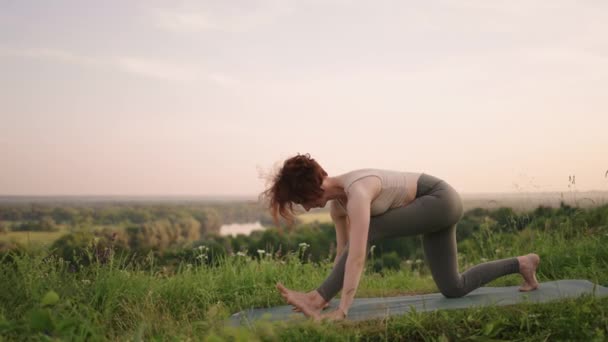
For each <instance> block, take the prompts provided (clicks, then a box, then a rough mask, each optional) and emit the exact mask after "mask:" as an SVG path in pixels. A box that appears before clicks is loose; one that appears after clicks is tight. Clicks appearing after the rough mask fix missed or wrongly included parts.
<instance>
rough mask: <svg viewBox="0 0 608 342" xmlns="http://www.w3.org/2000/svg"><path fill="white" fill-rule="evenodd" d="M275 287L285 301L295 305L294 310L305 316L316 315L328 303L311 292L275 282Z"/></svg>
mask: <svg viewBox="0 0 608 342" xmlns="http://www.w3.org/2000/svg"><path fill="white" fill-rule="evenodd" d="M277 289H278V290H279V292H280V293H281V296H282V297H283V298H284V299H285V301H286V302H287V303H289V304H291V305H293V306H294V307H295V309H296V310H295V311H301V312H303V313H304V314H305V315H306V316H309V317H311V316H316V315H319V314H320V313H321V310H323V309H324V308H325V307H327V306H328V305H329V303H328V302H326V301H325V300H324V299H323V298H322V297H321V296H320V295H318V294H317V295H314V292H313V293H303V292H298V291H294V290H290V289H288V288H286V287H285V286H284V285H283V284H281V283H277Z"/></svg>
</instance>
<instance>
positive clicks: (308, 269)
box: [0, 206, 608, 341]
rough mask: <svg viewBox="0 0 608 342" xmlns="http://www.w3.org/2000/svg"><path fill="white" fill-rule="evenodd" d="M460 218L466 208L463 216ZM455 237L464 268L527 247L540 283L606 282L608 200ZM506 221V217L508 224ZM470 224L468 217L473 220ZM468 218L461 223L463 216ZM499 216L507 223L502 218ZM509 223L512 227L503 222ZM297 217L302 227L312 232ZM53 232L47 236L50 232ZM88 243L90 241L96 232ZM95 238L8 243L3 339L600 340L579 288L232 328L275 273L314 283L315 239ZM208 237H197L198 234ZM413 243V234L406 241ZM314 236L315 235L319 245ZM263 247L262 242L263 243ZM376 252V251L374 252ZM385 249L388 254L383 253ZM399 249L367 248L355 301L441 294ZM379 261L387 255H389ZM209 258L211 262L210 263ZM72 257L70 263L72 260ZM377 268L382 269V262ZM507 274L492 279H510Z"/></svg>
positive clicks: (604, 306) (265, 294)
mask: <svg viewBox="0 0 608 342" xmlns="http://www.w3.org/2000/svg"><path fill="white" fill-rule="evenodd" d="M467 215H468V216H467ZM467 215H465V218H464V219H463V226H466V225H467V224H469V225H471V227H472V228H471V234H470V235H468V236H467V237H466V238H464V239H462V241H459V261H460V268H461V270H464V269H466V268H468V267H470V266H472V265H474V264H476V263H479V262H482V261H486V260H492V259H497V258H503V257H508V256H515V255H520V254H525V253H528V252H531V251H534V252H536V253H538V254H539V255H540V257H541V265H540V269H539V272H538V278H539V280H540V281H541V282H543V281H550V280H558V279H588V280H590V281H592V282H594V283H596V284H600V285H604V286H606V285H608V206H600V207H593V208H573V207H568V206H564V207H562V208H559V209H550V208H539V209H537V210H536V211H531V212H528V213H526V214H525V217H527V219H526V220H525V221H518V220H519V219H521V218H522V217H524V216H521V215H518V216H516V217H515V218H517V219H518V220H516V219H513V218H514V217H513V216H509V217H507V219H505V221H500V220H497V219H493V218H492V217H494V218H496V217H499V216H496V215H495V213H494V212H492V211H479V210H478V211H477V212H475V211H472V212H469V213H468V214H467ZM509 220H511V221H509ZM473 221H474V222H476V223H475V224H471V223H470V222H473ZM467 222H468V223H467ZM500 222H507V223H506V224H504V225H502V226H501V223H500ZM509 222H511V223H509ZM307 227H308V226H307V224H306V223H304V224H302V225H300V226H299V228H298V229H299V230H313V229H312V228H307ZM50 238H53V237H52V236H49V239H50ZM95 241H96V240H95ZM95 241H93V242H91V244H90V245H88V247H87V246H85V247H82V249H81V250H80V252H83V254H80V255H81V258H82V260H84V259H86V260H88V262H87V263H86V264H85V263H82V264H78V260H79V259H75V260H72V261H71V262H68V261H66V259H65V258H63V257H61V256H58V255H56V254H53V253H52V251H51V250H50V249H49V248H50V247H48V246H46V247H45V246H38V247H34V246H32V247H31V248H21V249H14V250H9V251H4V252H3V254H2V257H1V259H0V288H1V289H2V291H0V336H1V339H2V340H5V341H21V340H41V341H49V340H77V341H79V340H86V341H98V340H99V341H106V340H111V341H115V340H120V341H155V340H156V341H199V340H200V341H317V340H319V341H479V340H483V341H500V340H515V341H546V340H581V341H583V340H584V341H604V340H606V339H608V298H595V297H590V296H583V297H581V298H577V299H570V300H562V301H556V302H552V303H545V304H532V303H527V304H520V305H512V306H505V307H484V308H474V309H463V310H449V311H447V310H446V311H442V310H440V311H436V312H430V313H416V312H414V313H411V314H408V315H404V316H399V317H393V316H391V317H385V318H384V319H376V320H370V321H365V322H351V321H343V322H335V323H329V322H322V323H314V322H311V321H303V322H278V323H270V322H264V321H262V322H259V323H257V324H255V325H254V326H252V327H231V326H228V325H226V319H227V318H228V317H229V316H230V315H231V314H233V313H235V312H238V311H240V310H243V309H246V308H250V307H271V306H276V305H284V303H283V300H282V298H281V296H280V295H279V294H278V292H277V291H276V290H275V287H274V286H275V283H276V282H277V281H281V282H283V283H284V284H285V285H286V286H288V287H291V288H294V289H298V290H301V291H309V290H311V289H314V288H315V287H316V286H317V285H318V284H319V283H320V282H321V281H322V280H323V279H324V277H325V276H326V275H327V274H328V273H329V271H330V269H331V264H332V263H331V258H330V257H329V256H325V257H322V258H320V259H319V260H316V261H314V260H313V259H311V258H310V257H308V258H307V257H305V255H306V253H307V250H312V249H314V247H315V246H314V242H313V241H312V240H309V241H301V242H302V243H301V244H299V245H298V246H299V247H297V248H294V249H292V250H290V251H282V253H279V252H275V251H276V249H273V248H265V249H259V248H258V249H256V250H255V252H253V253H252V252H251V251H249V250H243V251H241V252H238V253H225V254H221V255H214V253H215V252H214V249H210V248H208V247H207V246H206V245H204V244H199V245H198V246H190V247H186V246H184V247H182V248H189V249H190V250H191V252H192V253H194V257H193V258H187V259H183V261H182V262H179V263H177V264H172V265H173V266H172V267H169V266H166V265H165V264H163V263H162V260H161V258H160V256H158V255H157V254H154V253H147V254H143V255H142V257H141V258H135V257H134V256H133V255H134V254H133V253H126V252H125V251H124V250H121V251H118V250H116V251H115V252H113V253H111V254H110V255H109V257H107V258H104V259H103V262H102V260H100V257H99V255H96V254H95V253H96V249H95V245H94V243H95ZM202 241H204V240H202ZM414 242H415V243H417V241H416V240H415V239H414ZM319 243H320V242H319ZM267 246H268V245H267ZM376 250H377V251H378V250H379V249H376ZM385 254H387V255H388V254H390V253H385ZM415 255H416V253H413V254H412V257H411V258H408V257H403V258H399V259H398V260H397V265H393V267H382V268H380V269H377V268H375V267H370V266H371V265H377V264H378V260H379V259H382V258H383V257H381V256H380V255H374V253H370V255H369V256H368V258H369V260H368V261H369V262H368V263H367V267H366V270H365V274H364V276H363V277H362V280H361V283H360V286H359V289H358V292H357V297H378V296H394V295H405V294H412V293H431V292H437V288H436V287H435V284H434V282H433V280H432V278H431V277H430V274H429V271H428V269H427V267H426V266H425V265H424V262H423V261H422V260H419V259H414V257H415ZM384 259H385V261H387V264H386V265H388V261H389V260H394V258H386V257H384ZM209 260H213V262H208V261H209ZM74 263H76V265H77V266H78V267H74V265H75V264H74ZM386 265H385V266H386ZM519 283H520V277H519V276H516V275H512V276H508V277H503V278H501V279H498V280H496V281H495V282H493V283H491V284H488V286H503V285H518V284H519Z"/></svg>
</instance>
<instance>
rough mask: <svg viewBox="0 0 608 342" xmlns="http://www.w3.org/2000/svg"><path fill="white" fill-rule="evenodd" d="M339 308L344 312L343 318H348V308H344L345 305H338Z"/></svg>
mask: <svg viewBox="0 0 608 342" xmlns="http://www.w3.org/2000/svg"><path fill="white" fill-rule="evenodd" d="M337 310H338V311H340V312H341V313H342V315H343V318H346V316H347V315H348V310H346V309H344V308H343V307H341V306H338V309H337Z"/></svg>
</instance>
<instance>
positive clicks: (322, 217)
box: [298, 211, 332, 224]
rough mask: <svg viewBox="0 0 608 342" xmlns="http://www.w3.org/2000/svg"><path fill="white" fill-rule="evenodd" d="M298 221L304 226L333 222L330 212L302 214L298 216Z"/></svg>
mask: <svg viewBox="0 0 608 342" xmlns="http://www.w3.org/2000/svg"><path fill="white" fill-rule="evenodd" d="M298 220H300V221H301V222H302V223H304V224H308V223H313V222H315V221H317V222H320V223H328V222H332V221H331V217H330V216H329V211H320V212H308V213H304V214H300V215H298Z"/></svg>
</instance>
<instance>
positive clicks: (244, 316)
mask: <svg viewBox="0 0 608 342" xmlns="http://www.w3.org/2000/svg"><path fill="white" fill-rule="evenodd" d="M518 289H519V286H506V287H481V288H478V289H476V290H474V291H472V292H471V293H469V294H467V295H466V296H464V297H460V298H446V297H444V296H443V295H442V294H440V293H430V294H423V295H408V296H399V297H381V298H355V300H354V302H353V304H352V306H351V307H350V309H349V311H348V317H347V319H348V320H351V321H361V320H367V319H375V318H384V317H387V316H393V315H403V314H406V313H408V312H410V311H412V310H414V309H415V310H416V311H417V312H421V311H434V310H439V309H462V308H470V307H482V306H490V305H512V304H517V303H522V302H532V303H542V302H549V301H553V300H559V299H564V298H574V297H579V296H581V295H584V294H589V295H595V296H602V297H603V296H608V288H606V287H603V286H600V285H596V284H594V283H592V282H590V281H588V280H558V281H550V282H545V283H541V284H540V287H539V288H538V289H537V290H535V291H530V292H520V291H519V290H518ZM339 303H340V300H339V299H333V300H332V301H331V302H330V306H329V307H327V308H326V309H325V310H332V309H335V308H337V307H338V305H339ZM292 308H293V307H292V306H291V305H282V306H275V307H272V308H251V309H249V310H244V311H241V312H237V313H235V314H233V315H232V316H231V317H230V319H229V323H230V324H231V325H251V324H252V323H254V322H255V321H256V320H260V319H264V320H268V321H283V320H303V319H306V316H304V314H302V313H300V312H294V311H293V310H292Z"/></svg>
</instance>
